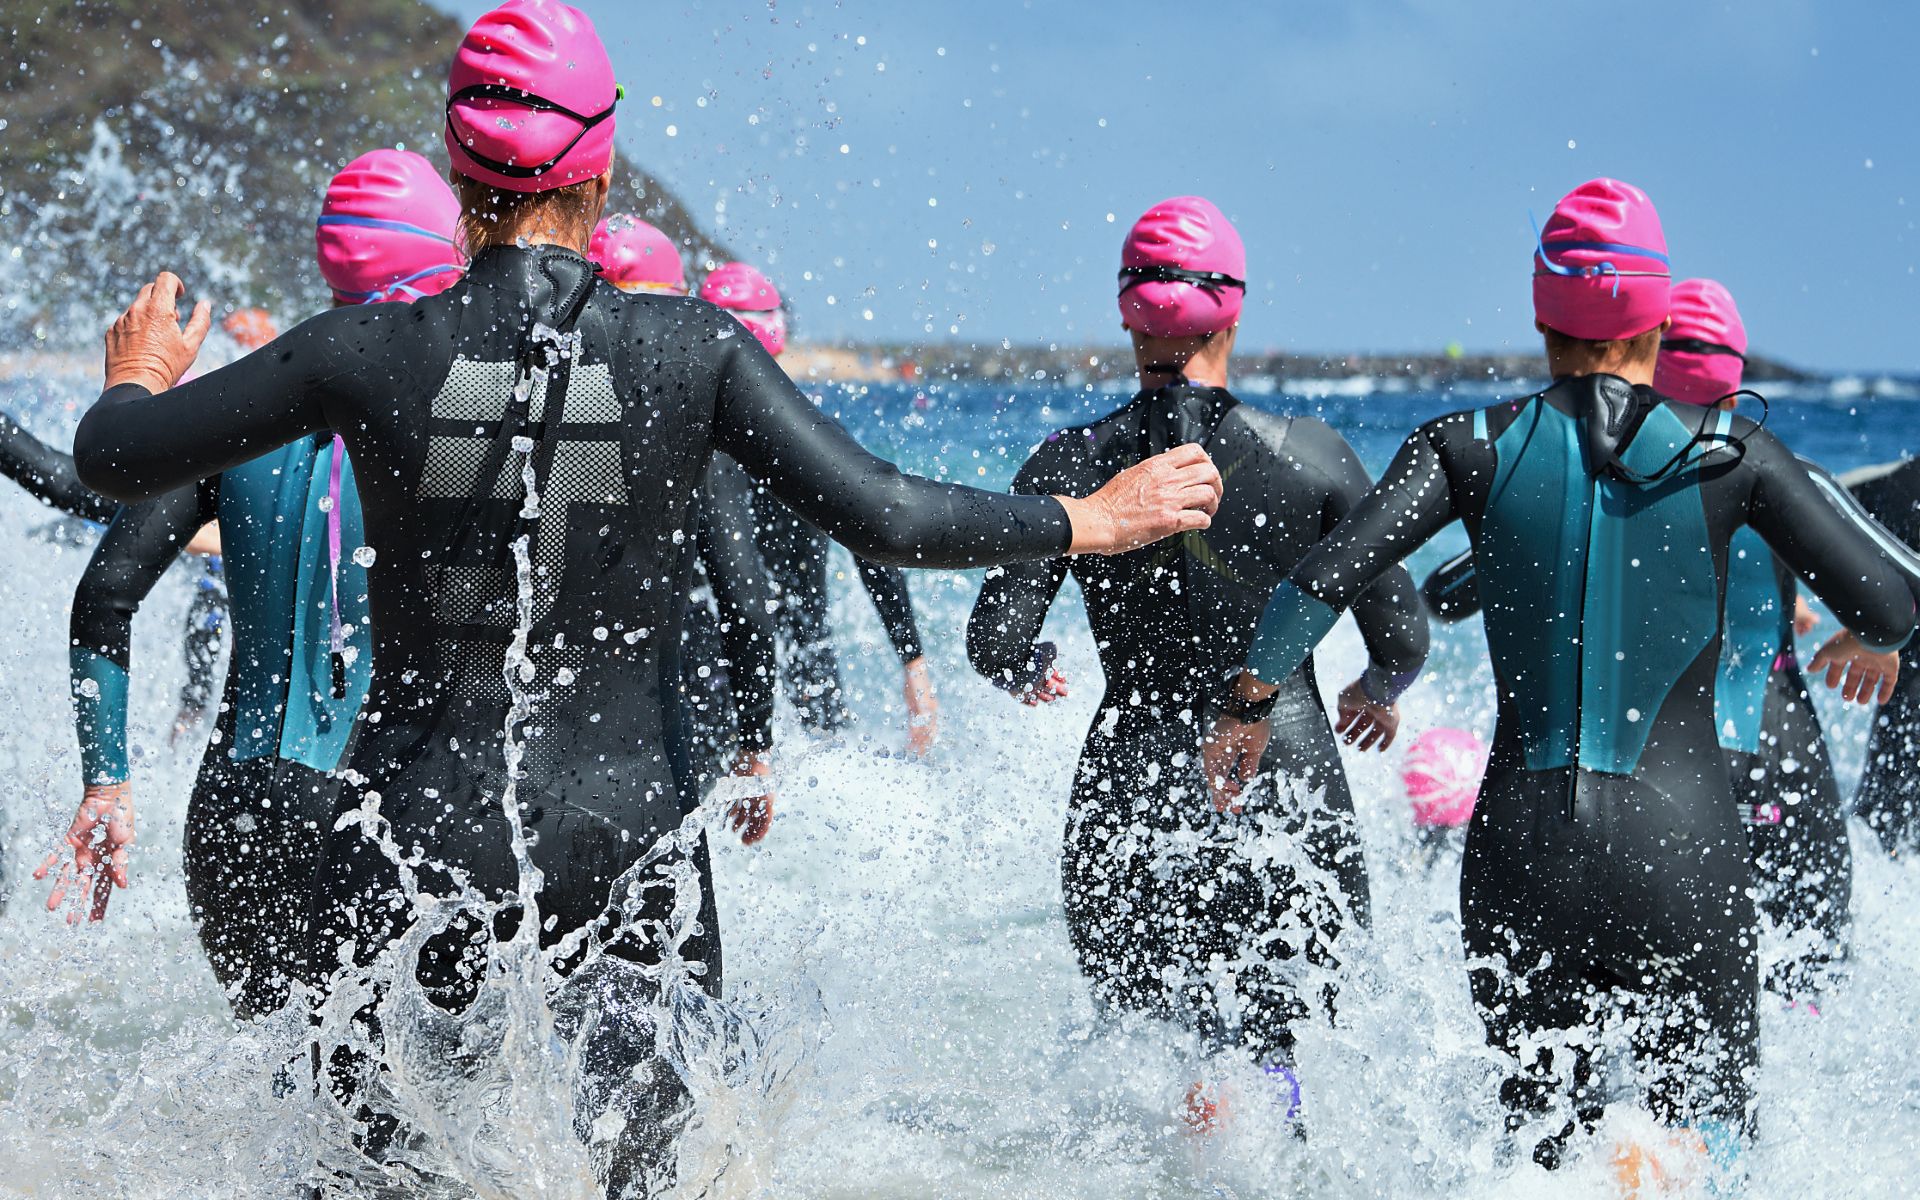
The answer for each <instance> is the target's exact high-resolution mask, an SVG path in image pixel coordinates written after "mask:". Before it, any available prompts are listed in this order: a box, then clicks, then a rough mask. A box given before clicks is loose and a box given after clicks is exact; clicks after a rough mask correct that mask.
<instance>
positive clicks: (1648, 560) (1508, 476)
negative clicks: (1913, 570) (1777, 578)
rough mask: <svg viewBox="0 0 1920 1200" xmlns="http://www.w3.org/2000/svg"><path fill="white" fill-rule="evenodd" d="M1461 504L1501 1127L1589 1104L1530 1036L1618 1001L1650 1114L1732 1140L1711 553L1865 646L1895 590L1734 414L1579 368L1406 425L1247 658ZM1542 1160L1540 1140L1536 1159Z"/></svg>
mask: <svg viewBox="0 0 1920 1200" xmlns="http://www.w3.org/2000/svg"><path fill="white" fill-rule="evenodd" d="M1730 439H1731V440H1732V441H1733V442H1737V443H1738V444H1739V445H1740V446H1741V447H1742V448H1743V449H1741V450H1735V449H1733V448H1732V447H1730V446H1729V444H1728V443H1729V440H1730ZM1676 457H1677V458H1678V460H1679V465H1675V463H1676ZM1689 463H1690V464H1691V465H1688V464H1689ZM1636 479H1637V480H1640V481H1641V482H1635V480H1636ZM1649 479H1656V480H1657V481H1655V482H1645V481H1646V480H1649ZM1456 519H1458V520H1460V521H1462V522H1463V523H1464V524H1465V525H1466V528H1467V533H1468V535H1469V537H1470V538H1471V539H1472V542H1473V546H1474V551H1475V554H1476V558H1477V561H1478V568H1479V581H1478V588H1479V596H1480V599H1481V601H1482V602H1483V603H1484V604H1485V606H1486V625H1487V643H1488V647H1489V649H1490V651H1491V652H1492V657H1493V667H1494V678H1495V681H1496V684H1497V687H1498V697H1499V720H1498V724H1497V728H1496V731H1495V736H1494V743H1493V751H1492V760H1491V763H1490V765H1489V767H1488V771H1487V777H1486V781H1485V783H1484V785H1483V786H1482V788H1481V792H1480V800H1479V803H1478V804H1477V806H1476V807H1475V809H1474V814H1473V821H1472V824H1471V826H1470V827H1469V829H1468V836H1467V851H1466V859H1465V862H1464V865H1463V869H1462V872H1461V917H1462V925H1463V928H1462V936H1463V941H1464V943H1465V948H1466V952H1467V955H1468V961H1469V963H1470V964H1471V967H1470V976H1471V980H1472V985H1473V993H1474V998H1475V1001H1476V1003H1477V1005H1478V1007H1479V1009H1480V1013H1481V1017H1482V1019H1483V1021H1484V1022H1485V1023H1486V1026H1487V1031H1488V1035H1489V1038H1490V1040H1491V1041H1492V1042H1493V1044H1495V1045H1496V1046H1500V1047H1502V1048H1504V1049H1506V1050H1507V1051H1508V1052H1510V1053H1512V1054H1513V1055H1515V1056H1516V1058H1518V1059H1519V1060H1520V1061H1519V1062H1518V1064H1517V1065H1518V1070H1517V1071H1516V1072H1515V1073H1514V1074H1513V1075H1512V1076H1510V1077H1509V1078H1508V1080H1507V1081H1506V1082H1505V1083H1504V1084H1503V1086H1502V1088H1501V1095H1502V1098H1503V1100H1505V1102H1506V1103H1507V1104H1508V1105H1509V1106H1510V1109H1511V1112H1512V1121H1513V1127H1514V1128H1518V1127H1519V1126H1520V1125H1521V1124H1523V1123H1524V1121H1525V1119H1526V1118H1527V1117H1529V1116H1531V1115H1535V1114H1546V1113H1547V1112H1549V1110H1550V1102H1551V1100H1552V1098H1553V1096H1554V1095H1555V1094H1557V1093H1558V1092H1560V1091H1561V1090H1562V1089H1564V1088H1566V1087H1567V1086H1568V1085H1569V1084H1571V1085H1572V1086H1573V1089H1574V1095H1573V1097H1572V1098H1573V1102H1574V1109H1575V1112H1576V1113H1577V1114H1579V1115H1581V1116H1583V1117H1591V1116H1592V1115H1593V1113H1594V1112H1595V1110H1596V1106H1597V1100H1596V1097H1595V1096H1594V1095H1593V1094H1592V1092H1591V1091H1590V1090H1589V1085H1590V1084H1591V1083H1592V1062H1591V1050H1590V1047H1591V1043H1590V1042H1589V1041H1587V1038H1586V1035H1585V1034H1582V1033H1575V1034H1573V1036H1572V1039H1571V1045H1572V1047H1573V1050H1574V1053H1573V1054H1572V1055H1571V1058H1572V1060H1573V1061H1571V1062H1568V1061H1566V1056H1563V1057H1562V1058H1561V1059H1560V1060H1559V1061H1557V1062H1556V1059H1555V1055H1554V1053H1553V1051H1552V1050H1551V1049H1549V1048H1543V1047H1542V1046H1541V1045H1540V1040H1539V1039H1540V1038H1541V1037H1542V1035H1545V1034H1547V1033H1548V1032H1549V1031H1554V1030H1584V1029H1589V1028H1591V1025H1592V1021H1593V1018H1594V1017H1595V1016H1596V1010H1599V1009H1602V1008H1603V1006H1604V1007H1605V1008H1613V1007H1614V1006H1615V1005H1620V1004H1626V1005H1629V1006H1631V1007H1633V1008H1635V1009H1636V1010H1637V1011H1640V1012H1641V1013H1642V1015H1644V1016H1646V1017H1648V1018H1649V1020H1647V1021H1645V1022H1643V1023H1637V1024H1636V1026H1635V1028H1634V1030H1633V1034H1632V1040H1633V1043H1634V1047H1635V1050H1636V1053H1637V1056H1638V1057H1639V1058H1640V1060H1641V1061H1642V1063H1643V1065H1644V1066H1645V1067H1646V1068H1647V1069H1648V1070H1649V1072H1650V1074H1651V1075H1652V1079H1651V1081H1650V1083H1651V1086H1650V1098H1651V1100H1652V1102H1653V1104H1654V1107H1655V1110H1656V1112H1658V1113H1659V1114H1660V1115H1661V1116H1662V1117H1663V1118H1665V1119H1667V1120H1669V1121H1717V1122H1724V1123H1725V1124H1726V1125H1727V1126H1729V1127H1731V1128H1732V1129H1734V1130H1742V1131H1749V1132H1750V1131H1751V1102H1752V1078H1751V1076H1752V1069H1753V1067H1754V1065H1755V1033H1756V1025H1757V1009H1756V996H1757V994H1758V991H1759V988H1758V978H1757V969H1756V962H1755V953H1754V943H1755V938H1754V929H1755V918H1754V911H1753V904H1752V901H1751V900H1750V899H1749V892H1748V889H1749V887H1750V884H1749V871H1748V864H1747V857H1748V856H1747V839H1746V835H1745V833H1744V831H1743V829H1742V828H1741V823H1740V820H1739V816H1738V812H1737V810H1736V808H1735V806H1734V803H1733V798H1732V796H1731V795H1730V793H1729V790H1728V787H1727V776H1726V769H1725V766H1724V762H1723V760H1722V758H1721V754H1720V748H1719V745H1718V742H1717V739H1716V735H1715V729H1714V713H1713V703H1714V686H1715V676H1716V673H1717V670H1718V666H1719V659H1720V636H1719V629H1720V613H1721V608H1722V592H1723V589H1724V587H1725V581H1726V578H1727V552H1728V546H1729V543H1730V542H1731V541H1732V539H1733V535H1734V534H1735V532H1736V531H1737V530H1738V529H1740V528H1741V527H1742V526H1745V525H1748V524H1751V525H1752V526H1753V527H1754V528H1755V529H1756V530H1758V531H1759V533H1760V534H1761V536H1762V537H1763V538H1765V539H1766V542H1767V544H1768V545H1769V546H1770V547H1771V548H1772V549H1773V551H1774V552H1775V553H1777V554H1778V555H1779V556H1780V557H1781V558H1782V559H1784V560H1785V561H1786V563H1787V564H1788V566H1790V567H1791V568H1792V569H1793V570H1794V572H1795V573H1796V574H1798V575H1799V576H1800V577H1801V578H1802V579H1804V580H1806V581H1807V583H1808V584H1809V586H1810V587H1811V588H1812V589H1813V590H1814V592H1815V594H1817V595H1818V596H1819V597H1820V598H1821V599H1822V600H1824V601H1826V602H1827V603H1828V604H1829V605H1830V606H1831V607H1832V608H1833V609H1834V611H1835V612H1836V613H1838V614H1839V616H1840V618H1841V620H1842V621H1843V622H1844V623H1845V624H1846V625H1847V626H1848V627H1849V628H1850V629H1853V630H1854V631H1855V632H1856V633H1857V634H1859V635H1860V636H1861V637H1862V639H1863V640H1865V641H1866V642H1867V643H1868V644H1881V645H1898V644H1901V643H1903V642H1904V641H1905V640H1906V639H1907V638H1908V637H1909V636H1910V635H1911V633H1912V631H1913V624H1914V601H1913V596H1912V594H1911V593H1910V592H1909V590H1908V587H1907V585H1906V583H1905V581H1904V580H1903V579H1902V578H1901V576H1900V575H1899V573H1898V572H1897V571H1896V570H1895V568H1894V567H1893V566H1892V564H1890V563H1889V562H1888V561H1887V560H1886V559H1885V558H1884V556H1883V555H1882V553H1881V552H1880V551H1879V549H1877V547H1876V545H1875V542H1874V541H1873V539H1872V537H1871V536H1870V535H1869V534H1868V533H1867V532H1866V531H1865V530H1864V529H1863V528H1861V527H1860V526H1858V525H1856V524H1855V523H1854V522H1853V520H1852V519H1851V517H1850V516H1849V515H1847V514H1844V513H1842V512H1841V511H1840V510H1838V509H1836V508H1835V507H1834V506H1833V505H1832V504H1831V503H1830V502H1829V501H1828V500H1827V499H1826V498H1824V497H1823V495H1822V494H1821V492H1820V490H1819V488H1818V486H1817V485H1816V484H1815V483H1814V482H1813V480H1812V479H1811V478H1810V477H1809V476H1808V474H1807V472H1806V471H1805V470H1804V469H1803V468H1802V467H1801V465H1800V464H1799V462H1798V461H1797V460H1796V459H1795V458H1794V457H1793V455H1792V454H1790V453H1789V452H1788V451H1787V450H1786V449H1785V448H1784V447H1782V446H1781V445H1780V443H1779V442H1778V441H1776V440H1775V439H1774V438H1773V437H1772V436H1771V435H1769V434H1767V433H1765V432H1764V431H1762V430H1760V429H1759V428H1758V427H1757V426H1756V425H1754V423H1753V422H1751V421H1748V420H1746V419H1745V418H1743V417H1738V416H1734V415H1733V414H1731V413H1727V412H1723V411H1717V410H1710V409H1700V408H1694V407H1690V406H1685V405H1677V404H1674V403H1672V402H1669V401H1664V400H1662V399H1661V398H1660V397H1658V396H1657V395H1656V394H1654V393H1653V392H1652V391H1651V389H1646V388H1638V389H1634V388H1629V387H1628V386H1627V384H1626V383H1625V382H1624V381H1622V380H1620V379H1618V378H1615V377H1613V376H1606V375H1596V376H1585V377H1580V378H1574V379H1568V380H1563V381H1561V382H1560V383H1558V384H1556V385H1555V386H1554V387H1552V388H1550V389H1549V390H1548V391H1547V392H1545V393H1543V394H1541V395H1539V396H1537V397H1528V398H1526V399H1522V400H1517V401H1511V402H1505V403H1501V404H1498V405H1495V406H1494V407H1492V408H1488V409H1482V410H1480V411H1477V412H1466V413H1456V414H1453V415H1451V416H1446V417H1441V418H1439V419H1438V420H1435V421H1432V422H1429V423H1428V424H1426V425H1423V426H1422V427H1421V428H1420V429H1419V430H1417V431H1416V432H1415V433H1414V434H1413V435H1412V436H1411V437H1409V438H1408V439H1407V441H1406V443H1405V444H1404V445H1403V446H1402V447H1401V450H1400V452H1399V454H1398V456H1397V457H1396V458H1395V459H1394V462H1393V465H1392V466H1391V467H1389V468H1388V470H1387V473H1386V475H1385V476H1384V477H1383V478H1382V480H1381V482H1380V484H1379V486H1377V487H1376V488H1375V489H1374V490H1373V492H1372V493H1371V494H1369V495H1368V496H1367V497H1366V499H1364V500H1362V501H1361V502H1360V503H1359V504H1358V505H1356V506H1355V507H1354V510H1353V512H1352V513H1351V514H1350V515H1349V516H1348V517H1347V519H1346V520H1345V521H1343V522H1341V524H1340V526H1339V528H1338V529H1336V530H1334V532H1333V534H1332V535H1331V536H1330V537H1329V538H1327V540H1326V541H1324V542H1322V543H1321V544H1320V545H1319V546H1318V547H1316V548H1315V549H1314V550H1313V551H1312V552H1311V553H1309V554H1308V555H1307V557H1306V558H1305V559H1304V560H1303V561H1302V562H1301V563H1300V565H1299V566H1298V567H1297V568H1295V570H1294V571H1293V573H1292V574H1291V575H1290V576H1289V578H1288V580H1287V582H1286V583H1285V584H1283V585H1282V586H1281V587H1280V589H1279V590H1278V591H1276V592H1275V594H1274V598H1273V601H1272V603H1271V604H1270V605H1269V606H1268V609H1267V613H1266V615H1265V616H1264V617H1263V618H1262V620H1261V625H1260V633H1259V636H1258V637H1257V638H1256V639H1255V642H1254V646H1253V649H1252V650H1251V651H1250V653H1249V657H1248V667H1249V669H1250V670H1252V671H1253V672H1254V673H1255V674H1256V675H1258V676H1259V677H1261V678H1262V679H1266V680H1273V679H1276V678H1281V677H1284V676H1285V675H1286V674H1288V673H1290V672H1291V671H1292V669H1293V668H1294V666H1295V665H1296V664H1297V663H1298V662H1299V660H1300V658H1301V657H1303V656H1304V654H1305V653H1306V652H1307V651H1308V650H1310V649H1311V647H1312V646H1313V645H1314V644H1315V643H1316V642H1317V641H1318V640H1319V639H1320V637H1321V635H1322V634H1323V633H1324V632H1325V630H1326V628H1327V627H1328V626H1330V625H1331V624H1332V622H1333V620H1334V618H1335V616H1336V614H1337V612H1338V610H1340V609H1343V608H1345V607H1347V606H1348V605H1350V604H1352V603H1353V601H1354V600H1355V599H1356V598H1357V597H1358V596H1359V595H1360V594H1361V592H1362V591H1363V590H1364V589H1365V588H1366V587H1367V586H1368V585H1369V584H1371V583H1372V581H1373V580H1375V579H1376V578H1378V577H1379V575H1380V574H1381V572H1383V571H1385V570H1386V569H1387V568H1388V567H1390V566H1392V565H1393V564H1395V563H1397V562H1400V561H1401V560H1402V559H1404V558H1405V557H1406V556H1407V555H1409V554H1411V553H1412V552H1413V551H1414V550H1416V549H1417V548H1419V547H1420V546H1421V545H1422V544H1423V543H1425V542H1426V541H1427V540H1428V539H1429V538H1431V537H1433V536H1434V535H1435V534H1436V533H1438V532H1439V531H1440V530H1441V529H1442V528H1443V527H1445V526H1446V525H1447V524H1448V523H1450V522H1452V521H1454V520H1456ZM1559 1115H1560V1116H1565V1115H1566V1110H1564V1109H1561V1110H1559ZM1570 1128H1571V1123H1570V1122H1569V1123H1568V1126H1567V1129H1568V1130H1570ZM1558 1155H1559V1137H1558V1136H1556V1137H1552V1138H1549V1139H1547V1140H1546V1141H1544V1142H1542V1143H1541V1144H1540V1146H1538V1147H1537V1148H1536V1156H1537V1157H1539V1158H1541V1159H1542V1160H1543V1161H1548V1162H1552V1161H1557V1158H1558Z"/></svg>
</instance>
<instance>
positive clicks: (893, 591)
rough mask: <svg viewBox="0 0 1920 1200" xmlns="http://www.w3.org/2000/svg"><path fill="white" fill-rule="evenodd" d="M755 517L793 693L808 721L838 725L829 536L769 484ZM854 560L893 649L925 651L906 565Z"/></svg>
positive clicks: (910, 654) (841, 702) (908, 653)
mask: <svg viewBox="0 0 1920 1200" xmlns="http://www.w3.org/2000/svg"><path fill="white" fill-rule="evenodd" d="M754 519H755V528H756V530H757V532H758V538H759V543H760V555H761V557H762V559H764V560H765V562H766V566H767V570H768V572H769V573H770V574H771V575H772V577H773V580H774V583H775V585H776V586H777V587H778V589H779V602H780V607H779V610H778V612H777V620H778V624H779V631H780V645H781V650H782V654H783V657H784V659H785V662H784V663H783V665H782V667H781V675H782V677H783V678H784V679H785V681H786V690H787V699H788V700H789V701H791V702H792V703H793V706H794V709H795V711H797V712H798V713H799V714H800V720H801V722H802V723H803V724H805V725H806V726H807V727H808V728H810V729H826V730H830V729H839V728H841V727H842V726H844V725H845V724H846V723H847V721H848V719H849V718H848V714H847V702H846V697H845V694H844V692H845V688H844V687H843V685H842V683H841V681H840V660H839V656H838V655H837V654H835V653H834V648H833V630H832V629H830V628H829V627H828V625H827V600H828V596H827V541H828V539H827V535H826V534H824V533H822V532H820V529H819V527H818V526H816V525H814V524H813V523H812V522H810V521H808V520H806V519H805V518H804V517H801V516H799V515H798V514H796V513H795V512H794V511H793V509H791V508H789V507H788V506H787V505H786V504H784V503H782V502H781V501H780V499H779V498H778V497H776V496H774V495H773V494H772V493H770V492H768V491H766V490H765V489H764V488H763V489H761V490H760V491H759V492H758V493H757V494H756V495H755V497H754ZM853 565H854V569H855V570H856V571H857V572H858V573H859V575H860V582H861V583H862V584H863V585H865V587H866V590H867V595H868V597H870V598H871V599H872V600H873V607H874V611H875V612H878V613H879V614H880V624H881V625H882V626H884V627H885V628H886V631H887V640H888V641H889V642H891V643H892V644H893V652H894V654H895V655H897V656H898V657H899V659H900V665H901V666H903V667H904V666H906V665H907V664H908V663H910V662H912V661H913V660H914V659H916V658H919V657H920V656H921V654H922V653H923V652H924V651H923V650H922V648H921V645H920V628H919V626H918V625H917V624H916V623H915V621H914V618H913V601H912V599H911V598H910V597H909V596H908V595H907V577H906V574H905V572H903V571H901V570H900V568H899V567H897V566H892V565H889V564H884V563H876V562H873V561H871V560H869V559H867V558H863V557H862V556H860V555H858V554H856V555H854V556H853ZM916 565H918V564H916Z"/></svg>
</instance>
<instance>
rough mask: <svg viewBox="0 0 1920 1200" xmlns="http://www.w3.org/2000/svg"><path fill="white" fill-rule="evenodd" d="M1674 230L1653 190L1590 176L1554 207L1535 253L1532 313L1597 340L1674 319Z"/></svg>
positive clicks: (1625, 335) (1569, 331)
mask: <svg viewBox="0 0 1920 1200" xmlns="http://www.w3.org/2000/svg"><path fill="white" fill-rule="evenodd" d="M1672 290H1673V278H1672V272H1671V269H1670V268H1669V266H1668V264H1667V235H1666V234H1665V233H1663V232H1662V231H1661V229H1660V214H1659V213H1657V212H1655V211H1654V209H1653V201H1651V200H1649V199H1647V194H1646V193H1645V192H1643V191H1641V190H1640V189H1639V188H1637V187H1634V186H1633V185H1632V184H1629V183H1621V182H1620V181H1619V180H1617V179H1590V180H1588V181H1587V182H1585V183H1583V184H1581V185H1580V186H1579V187H1577V188H1575V189H1573V190H1572V191H1571V192H1568V193H1567V194H1566V196H1565V197H1564V198H1563V199H1562V200H1561V201H1560V203H1558V204H1556V205H1554V206H1553V215H1552V216H1550V217H1548V218H1547V227H1546V228H1545V229H1542V230H1538V231H1537V236H1536V239H1535V244H1534V252H1533V315H1534V316H1536V317H1538V318H1539V319H1540V323H1541V324H1542V325H1545V326H1546V327H1547V328H1549V329H1552V330H1555V331H1556V332H1559V333H1563V334H1565V335H1566V336H1568V337H1574V338H1581V339H1583V340H1586V341H1590V342H1612V341H1618V340H1620V339H1622V338H1630V337H1637V336H1639V335H1640V334H1643V333H1645V332H1646V331H1647V330H1649V329H1652V328H1654V327H1655V326H1656V325H1658V324H1660V322H1662V321H1664V320H1666V319H1667V308H1668V299H1669V297H1670V295H1671V293H1672Z"/></svg>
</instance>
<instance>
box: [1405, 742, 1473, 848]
mask: <svg viewBox="0 0 1920 1200" xmlns="http://www.w3.org/2000/svg"><path fill="white" fill-rule="evenodd" d="M1486 773H1487V747H1486V743H1484V742H1482V741H1481V740H1480V739H1479V738H1478V737H1476V736H1474V734H1473V733H1471V732H1469V731H1468V730H1465V729H1446V728H1441V729H1429V730H1427V731H1426V732H1425V733H1423V734H1421V735H1420V736H1419V737H1417V738H1415V739H1413V744H1412V745H1411V746H1408V747H1407V758H1406V763H1405V764H1404V765H1403V766H1402V767H1401V769H1400V779H1401V782H1403V783H1405V784H1406V785H1407V799H1409V800H1411V801H1412V802H1413V823H1414V824H1415V825H1418V826H1420V827H1422V828H1428V829H1454V828H1457V827H1459V826H1461V825H1465V824H1466V823H1467V819H1468V818H1470V817H1472V816H1473V805H1474V801H1475V800H1477V799H1479V797H1480V780H1481V777H1482V776H1484V775H1485V774H1486Z"/></svg>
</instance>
